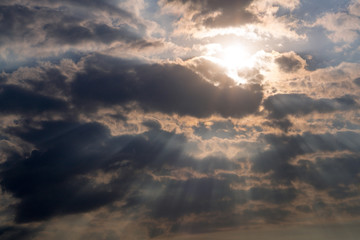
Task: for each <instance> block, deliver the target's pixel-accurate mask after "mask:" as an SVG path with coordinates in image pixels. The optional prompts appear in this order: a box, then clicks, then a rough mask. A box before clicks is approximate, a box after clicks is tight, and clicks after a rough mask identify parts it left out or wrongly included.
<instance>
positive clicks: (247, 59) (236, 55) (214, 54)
mask: <svg viewBox="0 0 360 240" xmlns="http://www.w3.org/2000/svg"><path fill="white" fill-rule="evenodd" d="M207 59H209V60H211V61H212V62H215V63H216V64H219V65H220V66H222V67H223V68H224V69H226V75H228V76H229V77H230V78H232V79H233V80H234V81H235V82H237V83H246V79H244V78H241V77H240V76H239V74H238V72H239V70H241V69H243V68H247V67H251V65H252V58H251V55H250V53H249V52H248V51H247V50H246V48H245V47H244V45H240V44H232V45H220V44H216V45H211V46H210V48H209V51H208V53H207Z"/></svg>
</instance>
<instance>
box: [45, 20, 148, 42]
mask: <svg viewBox="0 0 360 240" xmlns="http://www.w3.org/2000/svg"><path fill="white" fill-rule="evenodd" d="M44 30H45V32H46V36H47V37H48V38H49V39H54V40H55V41H56V42H57V43H60V44H80V43H84V42H90V41H93V42H101V43H105V44H110V43H112V42H115V41H122V42H125V43H132V42H138V41H141V40H143V39H142V37H141V36H140V35H138V34H136V33H135V31H131V30H130V29H129V28H126V27H122V28H113V27H110V26H108V25H106V24H90V25H89V26H82V25H78V24H63V23H55V24H46V25H45V26H44ZM149 44H150V42H149Z"/></svg>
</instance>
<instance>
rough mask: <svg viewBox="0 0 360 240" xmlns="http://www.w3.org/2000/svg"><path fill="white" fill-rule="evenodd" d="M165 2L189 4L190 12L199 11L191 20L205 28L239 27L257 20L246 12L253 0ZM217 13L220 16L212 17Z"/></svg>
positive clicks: (176, 0)
mask: <svg viewBox="0 0 360 240" xmlns="http://www.w3.org/2000/svg"><path fill="white" fill-rule="evenodd" d="M167 2H169V3H173V2H177V3H181V4H190V8H191V9H192V10H197V11H199V12H198V13H197V14H195V16H194V17H193V19H194V20H195V21H199V22H201V23H202V24H204V25H205V26H207V27H229V26H239V25H243V24H246V23H249V22H254V21H256V20H257V17H256V16H255V15H253V14H252V13H250V12H249V11H247V10H246V8H247V7H249V5H250V4H251V3H252V2H253V0H240V1H239V0H230V1H217V0H205V1H203V0H167ZM218 12H220V14H218V15H216V16H214V14H215V13H218Z"/></svg>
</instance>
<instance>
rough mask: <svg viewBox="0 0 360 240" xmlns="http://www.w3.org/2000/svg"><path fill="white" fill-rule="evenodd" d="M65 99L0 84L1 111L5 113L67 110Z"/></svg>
mask: <svg viewBox="0 0 360 240" xmlns="http://www.w3.org/2000/svg"><path fill="white" fill-rule="evenodd" d="M67 109H68V105H67V103H66V102H65V101H63V100H60V99H55V98H52V97H48V96H44V95H40V94H36V93H34V92H33V91H30V90H27V89H24V88H21V87H19V86H16V85H0V112H2V113H3V114H12V113H17V114H37V113H42V112H47V111H50V112H54V111H57V112H60V111H66V110H67Z"/></svg>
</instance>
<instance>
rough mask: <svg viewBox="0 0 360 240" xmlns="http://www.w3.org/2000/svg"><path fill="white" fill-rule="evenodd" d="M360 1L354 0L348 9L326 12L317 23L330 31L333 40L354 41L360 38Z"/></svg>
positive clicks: (329, 35)
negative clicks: (359, 9) (359, 10)
mask: <svg viewBox="0 0 360 240" xmlns="http://www.w3.org/2000/svg"><path fill="white" fill-rule="evenodd" d="M358 8H359V3H358V2H357V1H352V3H351V4H350V5H349V6H348V9H347V11H343V12H337V13H326V14H325V15H324V16H322V17H320V18H318V19H317V20H316V22H315V25H321V26H322V27H324V28H325V29H326V30H328V31H329V34H328V37H329V38H330V39H331V40H332V41H333V42H346V43H352V42H354V41H355V40H356V39H358V38H359V34H358V31H359V30H360V27H359V26H360V15H359V13H358Z"/></svg>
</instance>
